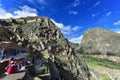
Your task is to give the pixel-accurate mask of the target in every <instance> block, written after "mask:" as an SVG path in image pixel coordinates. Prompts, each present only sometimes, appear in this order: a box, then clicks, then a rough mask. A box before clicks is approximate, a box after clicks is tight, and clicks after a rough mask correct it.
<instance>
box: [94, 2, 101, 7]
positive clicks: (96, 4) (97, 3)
mask: <svg viewBox="0 0 120 80" xmlns="http://www.w3.org/2000/svg"><path fill="white" fill-rule="evenodd" d="M100 3H101V1H98V2H96V3H95V4H94V5H93V7H96V6H98V5H99V4H100Z"/></svg>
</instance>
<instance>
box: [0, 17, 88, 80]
mask: <svg viewBox="0 0 120 80" xmlns="http://www.w3.org/2000/svg"><path fill="white" fill-rule="evenodd" d="M3 22H4V25H3V24H0V25H1V26H4V27H8V28H9V30H10V31H11V32H12V33H13V34H14V35H15V41H16V42H17V44H19V45H22V46H24V47H26V48H28V49H29V50H30V52H32V51H31V49H32V50H37V51H40V52H41V53H42V55H43V56H44V57H45V58H51V59H52V61H53V62H55V64H56V66H57V67H56V68H57V70H58V71H59V72H60V73H63V74H62V75H63V76H64V77H65V79H66V80H89V70H88V67H87V66H86V64H85V62H84V60H83V59H82V58H81V57H80V55H77V54H76V52H75V49H73V47H72V46H71V44H70V43H69V41H68V40H67V39H65V38H64V36H63V34H62V33H61V31H60V29H59V28H58V27H57V26H56V25H55V24H54V23H53V22H52V21H51V20H50V19H49V18H48V17H27V18H18V19H7V20H2V23H3ZM32 54H33V53H32ZM70 76H71V79H69V78H70Z"/></svg>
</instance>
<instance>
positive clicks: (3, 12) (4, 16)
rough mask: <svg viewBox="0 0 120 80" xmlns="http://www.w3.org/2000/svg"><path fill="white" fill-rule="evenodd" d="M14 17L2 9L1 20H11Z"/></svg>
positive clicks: (0, 10)
mask: <svg viewBox="0 0 120 80" xmlns="http://www.w3.org/2000/svg"><path fill="white" fill-rule="evenodd" d="M11 17H13V15H12V14H11V13H9V12H6V11H5V10H4V9H2V8H0V19H3V18H11Z"/></svg>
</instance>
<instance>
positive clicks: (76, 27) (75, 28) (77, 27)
mask: <svg viewBox="0 0 120 80" xmlns="http://www.w3.org/2000/svg"><path fill="white" fill-rule="evenodd" d="M80 28H83V27H80V26H75V27H73V28H72V29H73V30H74V31H77V30H79V29H80Z"/></svg>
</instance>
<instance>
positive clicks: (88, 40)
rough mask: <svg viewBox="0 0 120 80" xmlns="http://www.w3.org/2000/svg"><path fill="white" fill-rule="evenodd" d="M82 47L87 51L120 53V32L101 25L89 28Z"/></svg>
mask: <svg viewBox="0 0 120 80" xmlns="http://www.w3.org/2000/svg"><path fill="white" fill-rule="evenodd" d="M80 48H81V50H83V51H84V52H85V53H96V52H97V53H99V52H100V53H103V54H108V53H109V54H111V55H120V34H119V33H115V32H112V31H109V30H105V29H102V28H99V27H97V28H93V29H88V30H87V31H86V32H85V33H84V36H83V39H82V42H81V44H80Z"/></svg>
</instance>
